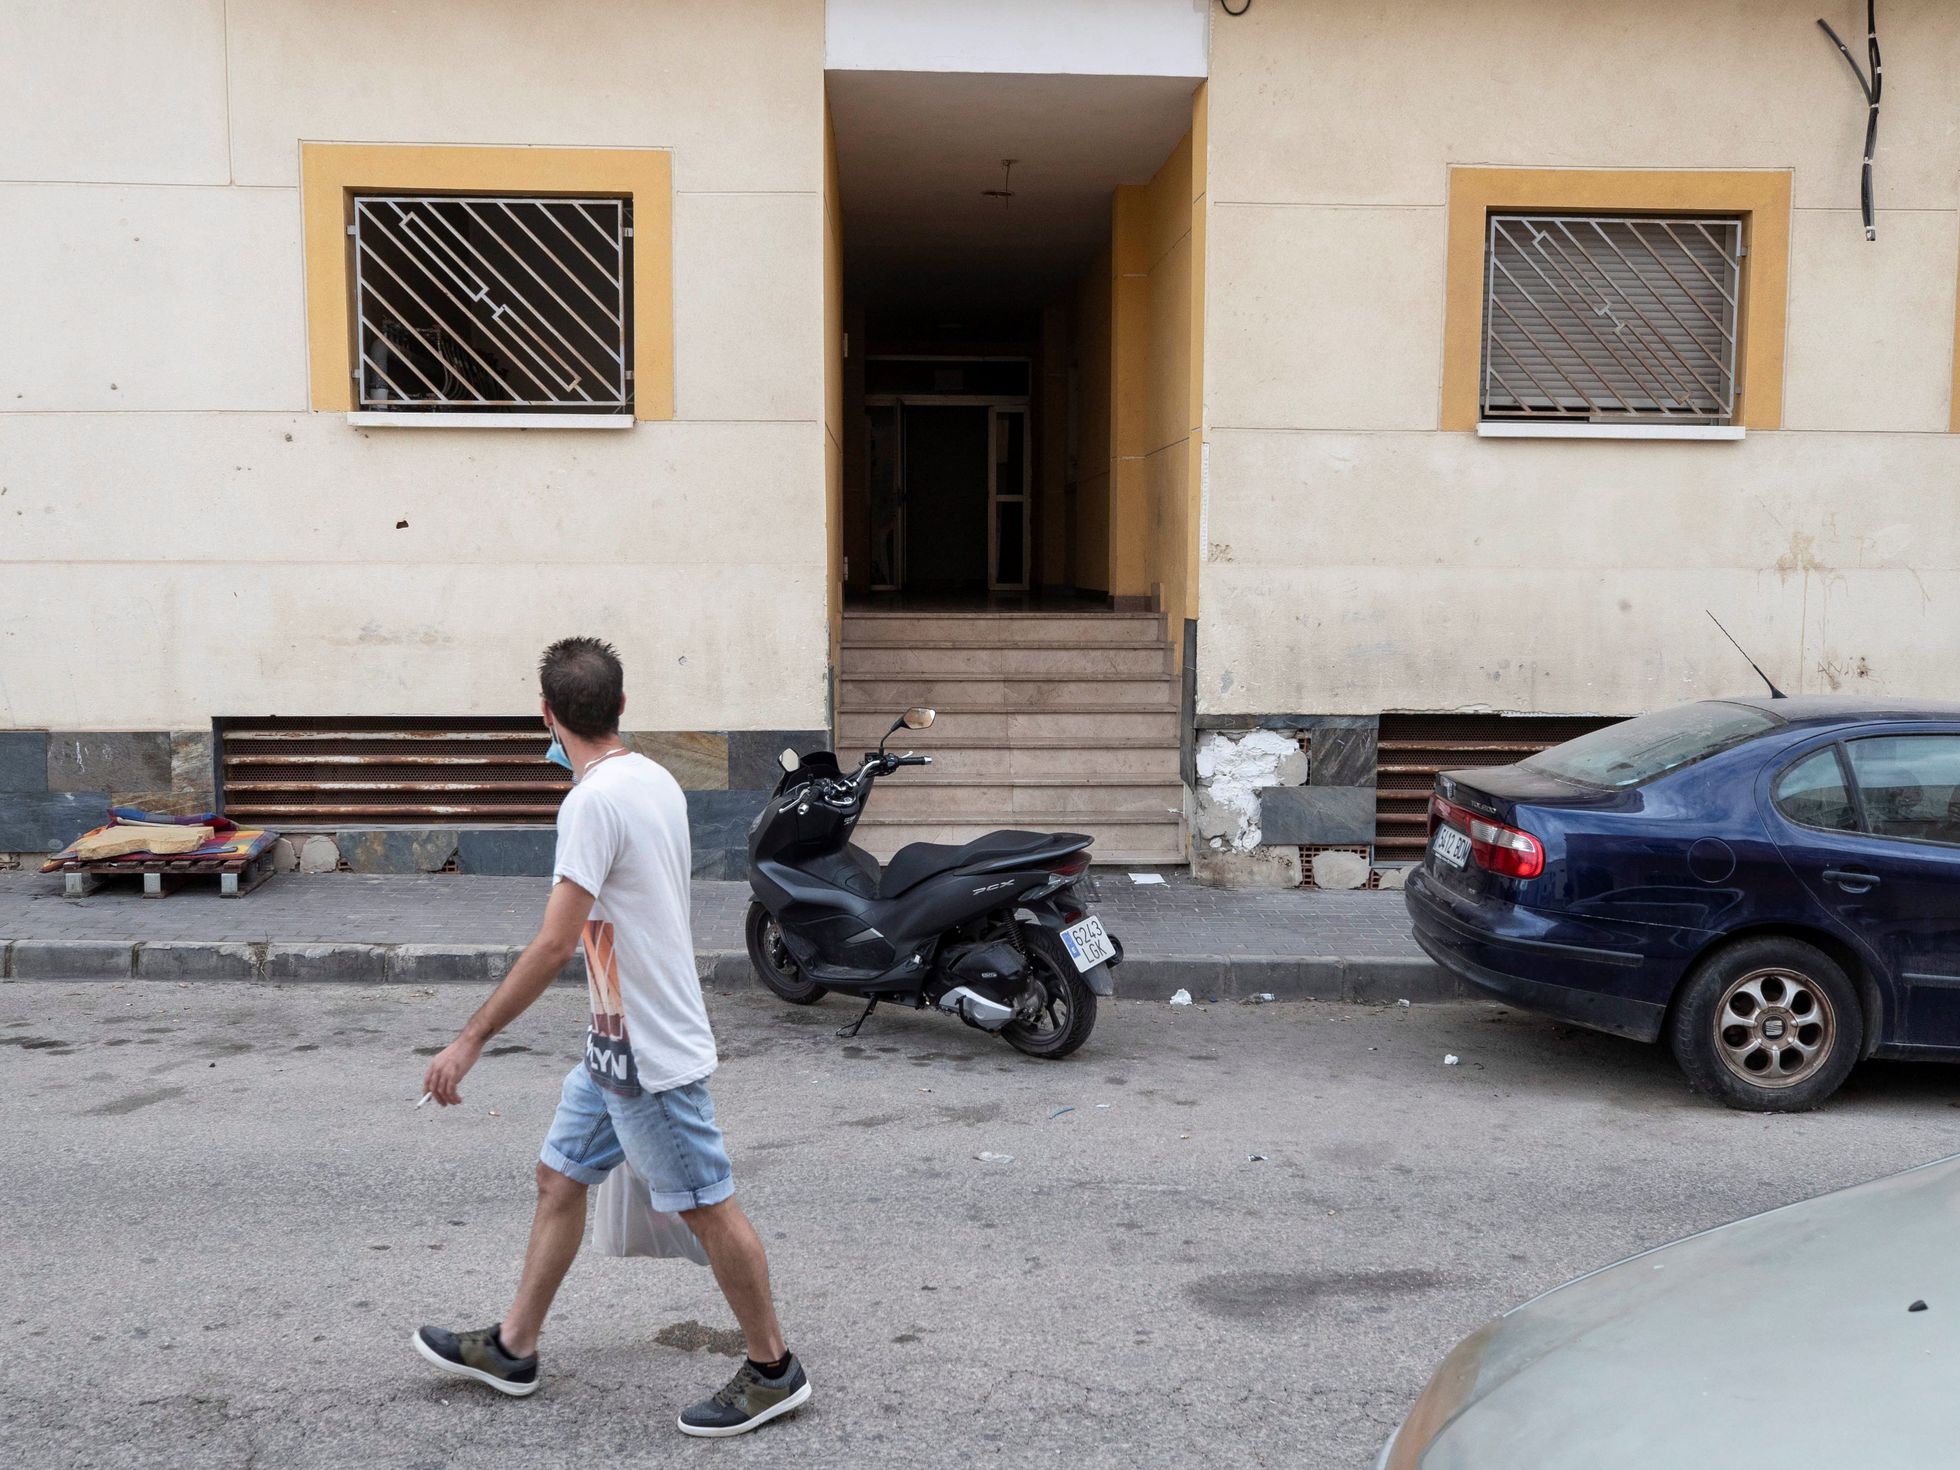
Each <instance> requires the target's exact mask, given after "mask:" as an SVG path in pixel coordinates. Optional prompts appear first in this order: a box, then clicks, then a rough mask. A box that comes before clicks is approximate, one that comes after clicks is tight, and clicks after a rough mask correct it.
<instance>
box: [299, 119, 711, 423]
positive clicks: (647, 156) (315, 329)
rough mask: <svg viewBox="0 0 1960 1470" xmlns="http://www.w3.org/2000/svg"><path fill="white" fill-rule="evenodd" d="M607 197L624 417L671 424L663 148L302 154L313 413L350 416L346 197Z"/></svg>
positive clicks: (322, 149)
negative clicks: (629, 406) (617, 216)
mask: <svg viewBox="0 0 1960 1470" xmlns="http://www.w3.org/2000/svg"><path fill="white" fill-rule="evenodd" d="M384 190H392V191H398V192H403V193H427V194H444V193H456V194H465V193H480V194H491V193H496V194H571V195H579V194H611V195H622V196H626V197H630V198H631V199H632V201H633V417H634V418H635V419H643V420H651V419H671V418H672V417H673V416H674V195H673V155H672V153H671V152H670V151H669V150H667V149H665V148H485V147H475V146H465V145H455V146H452V145H444V144H413V143H302V144H301V145H300V211H301V215H302V219H303V235H302V238H303V242H304V243H303V249H304V251H305V256H306V331H307V360H308V368H309V373H310V377H311V391H310V402H311V404H312V406H313V408H314V409H315V410H316V411H317V412H321V413H334V412H351V411H352V410H353V408H354V406H355V404H354V350H355V348H354V325H353V323H354V315H353V314H354V303H353V276H352V272H351V270H350V269H349V255H348V239H347V227H348V226H349V225H350V224H352V223H353V219H354V195H355V194H356V193H368V192H372V191H384Z"/></svg>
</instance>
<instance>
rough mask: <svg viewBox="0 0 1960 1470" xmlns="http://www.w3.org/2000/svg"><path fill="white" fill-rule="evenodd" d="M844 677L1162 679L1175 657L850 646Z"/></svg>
mask: <svg viewBox="0 0 1960 1470" xmlns="http://www.w3.org/2000/svg"><path fill="white" fill-rule="evenodd" d="M842 672H843V676H844V677H845V678H846V679H870V678H878V677H894V676H896V677H907V676H918V675H932V676H936V675H946V674H1041V675H1044V676H1049V677H1054V676H1068V677H1078V676H1084V675H1090V676H1093V675H1119V674H1120V675H1126V676H1132V677H1138V678H1152V677H1157V678H1163V677H1167V676H1169V674H1170V672H1171V653H1170V650H1169V649H1168V648H1166V647H1165V646H1164V645H1163V644H1161V643H1090V644H1081V643H1075V644H1055V643H912V644H905V645H899V644H879V643H852V642H848V641H847V642H846V643H845V644H844V647H843V653H842Z"/></svg>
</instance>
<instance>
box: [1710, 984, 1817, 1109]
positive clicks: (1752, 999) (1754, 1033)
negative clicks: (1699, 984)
mask: <svg viewBox="0 0 1960 1470" xmlns="http://www.w3.org/2000/svg"><path fill="white" fill-rule="evenodd" d="M1714 1025H1715V1050H1716V1052H1717V1054H1718V1055H1719V1056H1720V1057H1721V1058H1722V1065H1723V1066H1725V1067H1727V1068H1728V1069H1729V1071H1730V1072H1731V1073H1733V1074H1734V1075H1735V1076H1737V1077H1739V1078H1741V1079H1742V1080H1743V1081H1744V1082H1747V1083H1748V1084H1749V1085H1750V1086H1751V1087H1762V1088H1769V1089H1777V1088H1784V1087H1795V1086H1796V1085H1797V1084H1798V1083H1800V1082H1805V1081H1808V1080H1809V1079H1810V1078H1811V1077H1814V1076H1816V1075H1817V1073H1818V1072H1819V1071H1820V1070H1821V1069H1822V1068H1823V1066H1824V1064H1825V1062H1827V1061H1828V1060H1829V1059H1830V1056H1831V1051H1832V1049H1833V1047H1834V1045H1835V1043H1836V1041H1837V1012H1836V1011H1835V1010H1833V1009H1832V1007H1831V1000H1830V997H1829V996H1827V995H1826V994H1825V993H1824V991H1823V989H1822V988H1821V987H1820V986H1818V985H1817V984H1816V983H1815V982H1814V981H1812V980H1811V979H1810V977H1809V976H1807V975H1802V974H1799V973H1798V972H1796V971H1795V970H1783V969H1765V970H1751V971H1750V972H1749V973H1748V974H1746V975H1744V976H1742V977H1741V978H1740V979H1739V980H1736V981H1735V982H1734V983H1733V984H1731V985H1730V986H1729V988H1728V989H1727V990H1725V991H1723V992H1722V999H1721V1001H1720V1003H1719V1004H1717V1006H1716V1007H1715V1022H1714Z"/></svg>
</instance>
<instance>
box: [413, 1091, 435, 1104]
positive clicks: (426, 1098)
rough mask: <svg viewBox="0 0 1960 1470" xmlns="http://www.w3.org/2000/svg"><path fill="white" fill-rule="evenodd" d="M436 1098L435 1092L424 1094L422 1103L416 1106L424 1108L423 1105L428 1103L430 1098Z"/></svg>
mask: <svg viewBox="0 0 1960 1470" xmlns="http://www.w3.org/2000/svg"><path fill="white" fill-rule="evenodd" d="M434 1096H435V1094H434V1093H433V1092H425V1093H423V1094H422V1102H419V1103H417V1104H416V1105H415V1106H416V1107H418V1108H419V1107H421V1106H422V1103H425V1102H427V1101H428V1100H429V1099H430V1098H432V1097H434Z"/></svg>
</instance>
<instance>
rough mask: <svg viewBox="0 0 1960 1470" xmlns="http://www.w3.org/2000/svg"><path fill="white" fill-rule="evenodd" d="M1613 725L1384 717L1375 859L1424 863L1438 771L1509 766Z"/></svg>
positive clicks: (1558, 718) (1574, 718)
mask: <svg viewBox="0 0 1960 1470" xmlns="http://www.w3.org/2000/svg"><path fill="white" fill-rule="evenodd" d="M1615 723H1617V721H1615V720H1611V719H1600V718H1598V717H1597V716H1590V715H1383V716H1382V717H1381V734H1380V739H1381V745H1380V753H1379V756H1378V762H1379V763H1378V765H1377V766H1376V768H1375V781H1376V785H1375V857H1376V860H1377V861H1379V862H1390V863H1414V862H1421V861H1422V854H1423V851H1424V849H1425V848H1426V847H1427V846H1428V845H1429V793H1430V791H1431V790H1432V789H1433V788H1434V786H1435V784H1436V773H1437V772H1438V771H1455V770H1461V769H1464V768H1465V767H1471V766H1508V765H1511V764H1513V763H1514V762H1517V761H1521V760H1523V759H1524V758H1525V757H1526V756H1528V755H1536V754H1537V753H1538V752H1539V751H1541V750H1548V749H1550V748H1551V747H1552V746H1554V745H1559V744H1562V743H1563V742H1565V741H1567V740H1571V739H1572V738H1574V737H1575V736H1579V735H1584V734H1585V733H1586V732H1587V731H1589V730H1597V729H1599V728H1600V727H1601V726H1603V725H1611V724H1615Z"/></svg>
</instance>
